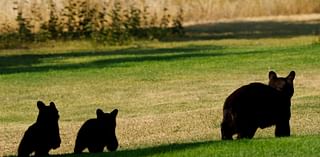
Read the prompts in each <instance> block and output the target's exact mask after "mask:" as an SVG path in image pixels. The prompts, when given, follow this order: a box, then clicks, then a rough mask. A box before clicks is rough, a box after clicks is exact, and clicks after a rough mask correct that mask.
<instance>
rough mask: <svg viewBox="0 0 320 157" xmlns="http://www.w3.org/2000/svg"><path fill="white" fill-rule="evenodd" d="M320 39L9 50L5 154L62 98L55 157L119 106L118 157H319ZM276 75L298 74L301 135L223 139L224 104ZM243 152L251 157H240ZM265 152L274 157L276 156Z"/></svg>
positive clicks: (1, 61) (269, 132)
mask: <svg viewBox="0 0 320 157" xmlns="http://www.w3.org/2000/svg"><path fill="white" fill-rule="evenodd" d="M317 40H318V38H317V37H315V36H301V37H291V38H263V39H223V40H203V41H181V42H148V43H147V42H138V43H135V44H133V45H130V46H122V47H121V46H120V47H108V46H106V47H98V48H97V47H95V46H94V45H90V43H89V42H85V41H82V42H81V41H79V42H64V43H60V42H57V43H54V44H53V45H52V47H49V46H48V47H47V48H33V49H30V50H2V51H1V52H0V105H1V108H0V120H1V128H0V156H3V155H15V154H16V151H17V147H18V144H19V142H20V140H21V138H22V135H23V133H24V131H25V130H26V129H27V128H28V126H30V125H31V124H32V123H34V122H35V120H36V116H37V114H38V109H37V107H36V102H37V101H38V100H42V101H44V102H45V103H47V104H48V103H49V102H50V101H54V102H55V103H56V105H57V108H58V110H59V113H60V120H59V123H60V135H61V138H62V144H61V146H60V148H59V149H57V150H54V151H51V152H50V153H51V154H69V153H72V152H73V147H74V142H75V137H76V134H77V131H78V129H79V128H80V126H81V124H82V123H83V122H84V121H85V120H87V119H89V118H94V117H96V115H95V111H96V109H97V108H101V109H103V110H104V111H106V112H107V111H108V112H110V111H112V110H113V109H115V108H117V109H119V114H118V119H117V128H116V132H117V137H118V140H119V143H120V148H119V150H120V152H118V153H119V155H121V153H122V155H123V156H125V155H126V153H127V155H130V153H133V154H135V153H139V152H140V153H144V151H145V153H146V154H145V155H143V154H140V155H139V154H138V155H137V156H166V153H165V152H164V153H163V152H161V151H162V150H165V151H167V152H168V154H167V155H168V156H175V154H173V155H170V153H174V152H176V151H175V150H177V151H178V154H176V156H188V154H191V156H194V155H198V154H200V153H201V152H204V151H205V150H207V151H209V154H210V153H211V152H212V154H219V153H222V152H227V151H228V150H229V149H228V148H230V150H232V151H231V152H229V154H228V153H226V154H225V156H230V155H231V156H232V153H234V154H233V156H256V155H259V154H256V153H255V152H252V154H251V153H250V152H251V150H252V148H256V147H254V146H257V147H260V146H261V148H266V149H262V150H261V151H258V153H261V154H260V155H259V156H273V155H274V156H288V154H289V155H290V156H292V154H294V153H295V152H292V151H299V150H300V149H296V148H301V149H303V150H304V151H305V152H308V149H310V151H311V153H310V154H308V153H306V154H305V155H307V156H308V155H309V156H312V155H314V156H315V154H317V153H318V154H320V149H317V148H319V147H315V146H319V140H320V139H319V137H320V127H319V124H320V116H319V115H320V114H319V113H320V44H319V43H318V44H315V42H316V41H317ZM270 70H274V71H276V72H277V74H278V75H279V76H287V75H288V73H289V72H290V71H291V70H294V71H296V79H295V81H294V83H295V94H294V96H293V98H292V119H291V130H292V135H293V137H292V138H284V139H275V138H274V135H273V130H274V128H268V129H264V130H258V131H257V133H256V136H255V140H244V141H240V142H239V141H234V142H222V141H220V122H221V119H222V106H223V102H224V100H225V98H226V97H227V96H228V95H229V94H230V93H231V92H232V91H233V90H235V89H237V88H238V87H240V86H242V85H245V84H248V83H250V82H255V81H258V82H264V83H267V82H268V72H269V71H270ZM269 138H270V139H269ZM295 142H297V145H294V146H291V144H294V143H295ZM247 144H248V146H246V145H247ZM302 145H304V146H305V147H302ZM201 146H204V147H201ZM237 146H239V147H237ZM250 146H251V147H250ZM307 146H310V147H307ZM146 148H148V149H146ZM240 148H241V149H240ZM242 148H243V149H242ZM282 148H283V149H282ZM181 150H182V151H183V152H182V154H179V151H181ZM219 150H223V151H219ZM241 150H247V151H248V152H246V151H242V154H241ZM258 150H259V149H258ZM265 150H270V151H273V150H274V154H268V153H267V151H265ZM189 151H190V153H189ZM210 151H211V152H210ZM286 151H287V152H288V153H286ZM151 152H161V153H154V154H153V153H151ZM238 152H239V154H238ZM192 153H193V155H192ZM230 153H231V154H230ZM269 153H270V152H269ZM277 153H278V154H277ZM110 154H111V155H112V154H113V153H110ZM303 154H304V153H303V152H302V153H300V155H299V156H303ZM100 155H101V154H100ZM209 156H210V155H209ZM217 156H218V155H217ZM222 156H223V154H222Z"/></svg>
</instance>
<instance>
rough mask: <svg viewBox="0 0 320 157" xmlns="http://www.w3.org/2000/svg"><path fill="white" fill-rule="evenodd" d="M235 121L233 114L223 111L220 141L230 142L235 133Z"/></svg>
mask: <svg viewBox="0 0 320 157" xmlns="http://www.w3.org/2000/svg"><path fill="white" fill-rule="evenodd" d="M234 124H235V121H234V119H233V113H232V112H231V111H230V110H227V109H226V110H223V120H222V123H221V138H222V140H232V136H233V135H234V134H235V133H236V128H235V125H234Z"/></svg>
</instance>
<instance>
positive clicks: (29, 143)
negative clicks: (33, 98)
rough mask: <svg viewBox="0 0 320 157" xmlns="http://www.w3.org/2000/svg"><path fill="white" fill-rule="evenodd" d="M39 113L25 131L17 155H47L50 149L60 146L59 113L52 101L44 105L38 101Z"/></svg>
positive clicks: (20, 156)
mask: <svg viewBox="0 0 320 157" xmlns="http://www.w3.org/2000/svg"><path fill="white" fill-rule="evenodd" d="M37 106H38V109H39V115H38V118H37V121H36V122H35V123H34V124H33V125H31V126H30V127H29V128H28V130H27V131H26V132H25V134H24V136H23V138H22V140H21V142H20V145H19V148H18V157H25V156H30V154H31V153H33V152H35V156H45V155H48V153H49V151H50V149H56V148H58V147H60V144H61V139H60V133H59V125H58V120H59V114H58V110H57V108H56V106H55V104H54V103H53V102H50V105H49V106H46V105H45V104H44V103H43V102H41V101H38V102H37Z"/></svg>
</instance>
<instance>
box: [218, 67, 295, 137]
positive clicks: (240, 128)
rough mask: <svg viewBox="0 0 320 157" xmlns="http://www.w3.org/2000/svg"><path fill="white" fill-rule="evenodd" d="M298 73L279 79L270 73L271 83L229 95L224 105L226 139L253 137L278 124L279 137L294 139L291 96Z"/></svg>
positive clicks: (246, 86) (260, 84) (224, 134)
mask: <svg viewBox="0 0 320 157" xmlns="http://www.w3.org/2000/svg"><path fill="white" fill-rule="evenodd" d="M294 78H295V72H294V71H291V72H290V73H289V75H288V76H287V77H278V76H277V74H276V73H275V72H273V71H270V72H269V84H268V85H265V84H262V83H251V84H248V85H245V86H242V87H240V88H239V89H237V90H235V91H234V92H233V93H232V94H231V95H229V96H228V97H227V98H226V100H225V103H224V106H223V120H222V123H221V136H222V139H223V140H225V139H232V136H233V135H235V134H237V138H249V139H250V138H253V136H254V134H255V132H256V130H257V129H258V128H261V129H263V128H266V127H270V126H272V125H275V126H276V128H275V136H276V137H282V136H290V124H289V121H290V116H291V111H290V108H291V97H292V96H293V93H294V88H293V80H294Z"/></svg>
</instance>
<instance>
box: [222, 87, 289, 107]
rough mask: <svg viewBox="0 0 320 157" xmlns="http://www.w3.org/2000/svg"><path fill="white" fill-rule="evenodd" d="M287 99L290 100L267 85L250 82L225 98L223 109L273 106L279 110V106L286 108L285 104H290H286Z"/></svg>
mask: <svg viewBox="0 0 320 157" xmlns="http://www.w3.org/2000/svg"><path fill="white" fill-rule="evenodd" d="M288 100H289V102H290V98H286V97H285V96H284V95H283V94H282V93H281V92H279V91H277V90H275V89H274V88H272V87H270V86H268V85H265V84H262V83H251V84H248V85H245V86H242V87H240V88H239V89H237V90H236V91H234V92H233V93H232V94H231V95H230V96H229V97H228V98H227V99H226V102H225V106H224V109H228V108H232V109H233V110H244V111H246V112H251V111H252V110H254V111H255V112H257V111H259V110H265V111H266V110H274V108H277V110H279V109H280V110H281V108H287V107H288V106H287V105H290V104H287V101H288ZM284 103H285V104H284Z"/></svg>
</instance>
